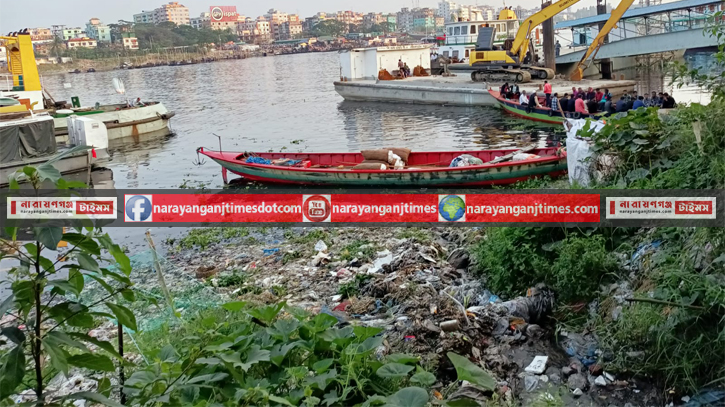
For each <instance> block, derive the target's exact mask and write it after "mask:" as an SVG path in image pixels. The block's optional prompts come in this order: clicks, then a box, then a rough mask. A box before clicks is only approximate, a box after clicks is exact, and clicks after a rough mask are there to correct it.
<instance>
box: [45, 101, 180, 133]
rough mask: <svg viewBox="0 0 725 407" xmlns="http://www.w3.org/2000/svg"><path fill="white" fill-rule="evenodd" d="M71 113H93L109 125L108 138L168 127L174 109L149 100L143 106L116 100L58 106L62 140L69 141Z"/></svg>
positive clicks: (57, 129)
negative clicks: (88, 106) (60, 108)
mask: <svg viewBox="0 0 725 407" xmlns="http://www.w3.org/2000/svg"><path fill="white" fill-rule="evenodd" d="M71 115H78V116H83V117H91V118H93V119H95V120H98V121H101V122H103V123H104V124H105V125H106V128H107V129H108V139H109V140H115V139H120V138H124V137H137V136H139V135H141V134H146V133H153V132H158V131H159V130H163V129H167V128H168V126H169V120H170V119H171V118H172V117H174V112H170V111H169V110H168V109H166V107H165V106H164V105H163V104H162V103H160V102H148V103H146V105H145V106H140V107H127V106H126V105H125V104H116V105H103V106H99V107H98V109H96V108H95V107H91V108H77V109H62V110H57V111H56V112H55V113H54V114H53V117H54V122H55V135H56V138H57V139H58V141H59V142H67V136H68V127H67V125H66V118H67V117H68V116H71Z"/></svg>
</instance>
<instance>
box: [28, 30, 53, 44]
mask: <svg viewBox="0 0 725 407" xmlns="http://www.w3.org/2000/svg"><path fill="white" fill-rule="evenodd" d="M28 32H29V33H30V39H31V40H32V41H33V42H36V41H49V40H52V39H53V30H51V29H50V28H31V29H30V30H28Z"/></svg>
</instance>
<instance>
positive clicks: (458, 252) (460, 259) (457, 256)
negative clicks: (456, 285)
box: [448, 247, 470, 270]
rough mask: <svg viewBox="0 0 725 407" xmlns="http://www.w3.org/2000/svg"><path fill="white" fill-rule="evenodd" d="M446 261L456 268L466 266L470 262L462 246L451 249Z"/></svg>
mask: <svg viewBox="0 0 725 407" xmlns="http://www.w3.org/2000/svg"><path fill="white" fill-rule="evenodd" d="M448 263H449V264H450V265H451V266H452V267H453V268H454V269H456V270H457V269H465V268H467V267H468V264H469V263H470V258H469V256H468V252H467V251H466V249H464V248H462V247H459V248H458V249H455V250H453V251H452V252H451V254H449V255H448Z"/></svg>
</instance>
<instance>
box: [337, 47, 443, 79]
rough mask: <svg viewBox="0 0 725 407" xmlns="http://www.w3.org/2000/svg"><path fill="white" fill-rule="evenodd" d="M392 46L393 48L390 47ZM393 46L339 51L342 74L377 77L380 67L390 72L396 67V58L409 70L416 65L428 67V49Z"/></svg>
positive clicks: (356, 76) (352, 76) (349, 77)
mask: <svg viewBox="0 0 725 407" xmlns="http://www.w3.org/2000/svg"><path fill="white" fill-rule="evenodd" d="M390 48H393V49H390ZM394 48H395V47H383V48H365V49H353V50H350V51H345V52H341V53H340V68H341V70H342V76H343V77H344V78H347V79H348V80H354V79H377V77H378V72H379V71H380V70H381V69H387V70H388V72H390V73H392V72H393V71H395V70H397V69H398V59H402V60H403V62H406V63H407V64H408V66H409V67H410V69H411V70H413V68H415V67H416V66H418V65H421V66H422V67H423V68H424V69H430V49H429V48H415V49H394Z"/></svg>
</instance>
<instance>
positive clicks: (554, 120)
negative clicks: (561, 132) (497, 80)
mask: <svg viewBox="0 0 725 407" xmlns="http://www.w3.org/2000/svg"><path fill="white" fill-rule="evenodd" d="M488 93H490V94H491V96H493V97H494V98H495V99H496V101H497V102H498V106H500V107H501V108H503V110H504V111H506V113H509V114H511V115H512V116H516V117H519V118H521V119H526V120H533V121H536V122H540V123H549V124H562V123H564V118H565V117H566V118H567V119H582V118H586V117H590V118H593V119H597V118H599V117H601V116H602V115H603V113H600V114H592V115H588V116H586V115H585V116H584V117H582V115H581V114H580V113H577V112H556V111H553V110H551V109H550V108H548V107H537V108H533V109H532V108H529V107H528V106H522V105H521V104H520V103H519V102H518V101H516V100H509V99H504V98H503V97H502V96H501V93H500V92H498V91H495V90H489V91H488ZM539 101H540V102H541V103H542V105H543V102H544V99H543V98H541V97H540V98H539Z"/></svg>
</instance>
